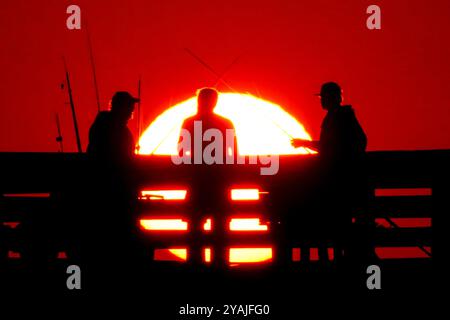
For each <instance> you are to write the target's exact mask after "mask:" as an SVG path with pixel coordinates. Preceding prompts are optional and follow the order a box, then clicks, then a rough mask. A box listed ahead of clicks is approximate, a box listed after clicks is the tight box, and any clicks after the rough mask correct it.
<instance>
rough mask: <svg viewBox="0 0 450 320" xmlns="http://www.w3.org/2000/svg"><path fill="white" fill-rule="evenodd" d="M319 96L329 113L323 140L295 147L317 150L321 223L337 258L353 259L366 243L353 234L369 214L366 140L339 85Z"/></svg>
mask: <svg viewBox="0 0 450 320" xmlns="http://www.w3.org/2000/svg"><path fill="white" fill-rule="evenodd" d="M317 95H318V96H319V98H320V102H321V105H322V108H323V109H324V110H325V111H327V114H326V116H325V118H324V119H323V122H322V126H321V132H320V140H318V141H307V140H301V139H293V140H292V145H293V146H294V147H306V148H310V149H313V150H317V151H318V158H319V163H320V166H319V167H320V170H319V171H320V173H319V181H320V187H319V189H318V193H319V195H318V198H317V207H318V208H319V209H318V210H319V213H318V215H319V216H320V218H325V219H323V220H322V219H319V220H322V222H320V228H321V229H322V232H323V234H322V235H323V236H324V237H325V238H327V237H329V239H330V240H331V241H332V242H334V244H335V254H334V255H335V259H337V260H339V259H341V258H342V257H345V258H349V259H353V258H355V251H356V250H355V244H356V243H364V242H365V240H366V239H355V237H354V236H351V234H352V233H353V235H354V234H355V233H354V228H353V227H352V218H353V217H354V216H356V215H358V214H361V213H362V211H364V210H366V212H365V213H367V206H366V204H367V199H368V186H367V173H366V169H365V158H366V146H367V138H366V134H365V133H364V130H363V129H362V127H361V125H360V124H359V122H358V120H357V118H356V115H355V112H354V110H353V108H352V107H351V106H350V105H342V92H341V88H340V86H339V85H338V84H337V83H335V82H327V83H324V84H323V85H322V87H321V90H320V93H319V94H317ZM366 243H367V241H366ZM366 249H368V248H366ZM342 253H343V256H342ZM357 255H361V252H358V253H357Z"/></svg>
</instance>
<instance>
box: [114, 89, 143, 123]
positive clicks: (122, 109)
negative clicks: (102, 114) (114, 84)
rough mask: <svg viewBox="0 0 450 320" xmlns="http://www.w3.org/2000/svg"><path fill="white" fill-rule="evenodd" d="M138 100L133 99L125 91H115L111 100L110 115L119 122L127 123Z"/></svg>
mask: <svg viewBox="0 0 450 320" xmlns="http://www.w3.org/2000/svg"><path fill="white" fill-rule="evenodd" d="M138 101H139V99H137V98H134V97H133V96H132V95H131V94H130V93H128V92H126V91H117V92H116V93H115V94H114V96H113V98H112V100H111V113H112V114H114V115H115V116H116V117H117V118H118V119H119V120H120V121H123V122H125V123H126V122H127V121H128V120H130V119H131V116H132V115H133V111H134V104H135V103H136V102H138Z"/></svg>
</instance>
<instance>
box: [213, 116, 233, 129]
mask: <svg viewBox="0 0 450 320" xmlns="http://www.w3.org/2000/svg"><path fill="white" fill-rule="evenodd" d="M216 121H218V122H221V123H222V124H223V125H224V126H226V127H230V128H234V124H233V122H232V121H231V120H230V119H228V118H225V117H222V116H221V115H217V116H216Z"/></svg>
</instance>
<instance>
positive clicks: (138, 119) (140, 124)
mask: <svg viewBox="0 0 450 320" xmlns="http://www.w3.org/2000/svg"><path fill="white" fill-rule="evenodd" d="M138 99H139V101H138V105H137V132H138V143H137V145H136V151H137V153H139V150H140V149H141V145H140V143H139V142H140V138H141V130H142V121H141V76H139V81H138Z"/></svg>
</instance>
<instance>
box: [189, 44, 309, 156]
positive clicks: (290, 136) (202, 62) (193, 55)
mask: <svg viewBox="0 0 450 320" xmlns="http://www.w3.org/2000/svg"><path fill="white" fill-rule="evenodd" d="M185 51H186V52H187V53H189V54H190V55H191V56H192V57H193V58H194V59H195V60H197V61H198V62H199V63H200V64H201V65H202V66H204V67H205V68H206V69H208V70H209V71H210V72H211V73H212V74H214V75H215V76H216V77H217V81H216V84H215V85H214V86H217V84H218V83H219V82H222V83H223V84H225V85H226V86H227V87H228V88H229V89H231V91H233V92H236V90H234V89H233V88H232V87H231V86H230V85H229V84H228V83H226V82H225V81H224V80H223V79H222V77H223V76H224V75H225V73H226V72H228V71H229V70H230V69H231V67H233V66H234V65H235V64H236V62H237V61H238V60H239V59H240V58H241V56H242V54H241V55H239V56H238V57H236V58H235V59H234V60H233V61H232V63H231V64H230V65H229V66H228V67H227V68H225V71H224V72H222V74H218V73H217V72H216V71H215V70H214V69H213V68H212V67H211V66H210V65H208V64H207V63H206V62H205V61H204V60H203V59H201V58H200V57H199V56H198V55H196V54H195V53H194V52H192V51H191V50H190V49H189V48H185ZM269 119H270V121H271V122H272V123H273V124H274V125H275V126H276V127H277V128H279V129H280V130H281V131H282V132H283V133H284V134H285V135H287V136H288V137H289V139H291V140H292V139H295V138H294V137H293V136H292V135H291V134H290V133H289V132H287V131H286V130H285V129H284V128H282V127H281V126H280V125H279V124H278V123H277V122H276V121H274V120H273V119H272V118H269ZM304 149H305V150H306V151H307V152H308V153H311V152H310V151H308V149H307V148H304Z"/></svg>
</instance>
